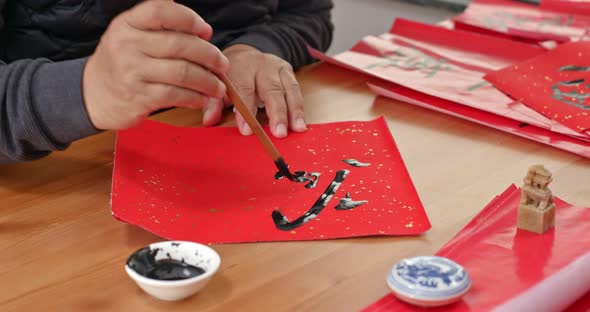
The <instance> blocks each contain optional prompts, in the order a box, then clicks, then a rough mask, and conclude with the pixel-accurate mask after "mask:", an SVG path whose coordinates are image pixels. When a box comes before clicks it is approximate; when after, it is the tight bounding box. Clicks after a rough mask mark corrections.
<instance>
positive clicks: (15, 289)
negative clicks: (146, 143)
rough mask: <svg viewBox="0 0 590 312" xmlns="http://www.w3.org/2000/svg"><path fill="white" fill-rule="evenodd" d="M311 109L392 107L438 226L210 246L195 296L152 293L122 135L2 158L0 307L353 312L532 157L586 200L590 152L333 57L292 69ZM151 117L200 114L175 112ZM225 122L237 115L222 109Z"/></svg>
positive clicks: (329, 117)
mask: <svg viewBox="0 0 590 312" xmlns="http://www.w3.org/2000/svg"><path fill="white" fill-rule="evenodd" d="M298 77H299V80H300V82H301V85H302V88H303V91H304V94H305V96H306V110H307V116H308V120H309V121H310V122H313V123H323V122H331V121H344V120H369V119H373V118H375V117H377V116H379V115H384V116H385V117H386V118H387V121H388V123H389V127H390V130H391V133H392V134H393V136H394V137H395V140H396V142H397V144H398V146H399V149H400V152H401V154H402V156H403V158H404V160H405V162H406V165H407V167H408V170H409V172H410V175H411V177H412V178H413V180H414V183H415V186H416V188H417V191H418V193H419V195H420V197H421V199H422V202H423V204H424V206H425V208H426V210H427V213H428V215H429V217H430V220H431V223H432V225H433V227H432V229H431V230H430V231H429V232H427V233H426V234H425V235H423V236H418V237H409V238H408V237H405V238H396V237H380V238H360V239H340V240H332V241H320V242H289V243H259V244H235V245H215V246H213V247H214V248H215V249H216V250H217V251H218V252H219V253H220V255H221V258H222V266H221V268H220V271H219V272H218V274H217V275H216V276H215V277H214V279H213V280H212V281H211V283H210V284H209V285H208V286H207V287H206V288H205V289H204V290H203V291H202V292H201V293H200V294H198V295H197V296H194V297H191V298H189V299H187V300H185V301H182V302H173V303H169V302H162V301H158V300H156V299H153V298H151V297H150V296H148V295H147V294H145V293H144V292H143V291H141V290H140V289H139V288H138V287H137V286H136V285H135V283H134V282H133V281H131V280H130V279H129V278H128V277H127V275H126V273H125V271H124V269H123V267H124V264H125V261H126V259H127V257H128V256H129V254H130V253H131V252H133V251H134V250H136V249H138V248H140V247H142V246H144V245H146V244H148V243H151V242H155V241H158V240H160V239H159V238H158V237H156V236H154V235H153V234H150V233H148V232H146V231H143V230H140V229H138V228H135V227H133V226H129V225H126V224H123V223H121V222H118V221H116V220H115V219H114V218H113V217H112V216H111V213H110V206H109V197H110V188H111V173H112V169H113V168H112V164H113V149H114V145H115V134H114V133H113V132H107V133H102V134H100V135H97V136H94V137H90V138H87V139H85V140H81V141H79V142H76V143H75V144H73V145H72V146H71V147H70V148H69V149H68V150H67V151H65V152H58V153H54V154H53V155H51V156H50V157H48V158H46V159H43V160H41V161H35V162H30V163H21V164H15V165H6V166H0V250H2V253H0V264H1V265H0V310H1V311H12V310H18V311H58V310H59V311H65V310H77V311H95V310H96V311H106V310H108V311H111V310H121V311H160V310H166V311H176V310H191V311H283V310H295V309H297V310H298V311H299V310H301V311H305V310H313V311H357V310H359V309H361V308H362V307H364V306H366V305H368V304H370V303H372V302H373V301H375V300H376V299H378V298H380V297H381V296H382V295H384V294H386V293H387V292H388V289H387V286H386V284H385V274H386V272H387V270H388V268H390V267H391V266H392V265H393V264H394V263H395V262H396V261H398V260H400V259H401V258H403V257H407V256H414V255H425V254H433V253H435V252H436V251H437V250H438V249H439V248H440V247H441V246H442V245H443V244H445V242H447V241H448V240H449V239H450V238H451V237H452V236H453V235H454V234H455V233H457V232H458V231H459V230H460V229H461V228H462V227H463V226H464V225H465V224H466V223H467V222H468V221H469V220H470V219H471V218H472V217H473V216H474V215H475V214H476V213H477V212H478V211H480V210H481V209H482V208H483V207H484V206H485V205H486V204H487V203H488V202H489V201H490V200H491V199H492V198H493V197H494V196H495V195H497V194H499V193H500V192H502V191H504V189H506V187H508V186H509V185H510V184H511V183H517V184H519V185H520V183H521V179H522V178H523V177H524V175H525V173H526V172H527V168H528V166H529V165H532V164H536V163H542V164H545V165H546V166H547V167H548V168H550V169H551V170H552V171H553V173H554V179H555V181H554V182H553V183H552V190H553V192H554V193H555V194H556V195H558V196H560V197H561V198H563V199H565V200H567V201H569V202H572V203H574V204H577V205H585V206H590V160H588V159H582V158H580V157H578V156H575V155H573V154H570V153H567V152H563V151H560V150H557V149H554V148H551V147H548V146H545V145H541V144H538V143H534V142H532V141H528V140H524V139H521V138H518V137H516V136H512V135H509V134H505V133H502V132H500V131H496V130H493V129H490V128H486V127H483V126H479V125H476V124H473V123H470V122H466V121H462V120H459V119H456V118H453V117H449V116H445V115H442V114H439V113H435V112H432V111H429V110H425V109H421V108H417V107H414V106H412V105H409V104H403V103H398V102H394V101H390V100H387V99H384V98H377V99H376V100H375V96H374V95H373V94H371V93H370V91H369V90H368V89H367V87H366V86H365V84H364V78H363V77H361V76H359V75H357V74H354V73H351V72H349V71H346V70H343V69H340V68H336V67H333V66H330V65H327V64H323V65H319V66H311V67H308V68H306V69H304V70H303V71H301V72H299V73H298ZM156 119H159V120H163V121H167V122H170V123H173V124H177V125H198V124H199V123H200V115H199V114H198V113H196V112H188V113H187V111H186V110H172V111H169V112H166V113H163V114H160V115H158V116H157V117H156ZM224 123H225V124H232V119H231V116H227V117H226V119H225V121H224Z"/></svg>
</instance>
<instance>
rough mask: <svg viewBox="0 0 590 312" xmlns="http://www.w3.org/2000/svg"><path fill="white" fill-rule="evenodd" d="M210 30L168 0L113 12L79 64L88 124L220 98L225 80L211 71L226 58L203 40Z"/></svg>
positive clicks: (105, 125) (120, 123)
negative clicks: (82, 65) (82, 64)
mask: <svg viewBox="0 0 590 312" xmlns="http://www.w3.org/2000/svg"><path fill="white" fill-rule="evenodd" d="M211 35H212V29H211V26H209V25H208V24H207V23H206V22H205V21H204V20H203V19H202V18H201V17H200V16H198V15H197V14H196V13H195V12H194V11H192V10H191V9H189V8H187V7H185V6H182V5H180V4H177V3H175V2H173V1H167V0H153V1H145V2H142V3H141V4H139V5H137V6H135V7H134V8H132V9H130V10H128V11H126V12H124V13H122V14H121V15H119V16H118V17H116V18H115V19H114V20H113V21H112V22H111V24H110V25H109V27H108V29H107V31H106V32H105V34H104V35H103V37H102V38H101V40H100V43H99V45H98V47H97V48H96V51H95V52H94V54H93V55H92V56H91V57H90V59H89V60H88V63H87V64H86V67H85V69H84V77H83V84H82V87H83V94H84V101H85V104H86V109H87V111H88V115H89V117H90V120H91V121H92V123H93V124H94V126H95V127H96V128H98V129H103V130H106V129H124V128H128V127H132V126H134V125H136V124H137V123H139V122H140V121H141V120H142V119H144V118H145V117H147V116H148V115H149V113H151V112H153V111H155V110H158V109H161V108H166V107H171V106H182V107H191V108H203V107H205V106H206V105H208V103H209V102H210V99H215V98H217V99H222V98H223V97H224V96H225V93H226V89H225V85H224V84H223V83H222V82H221V81H220V80H219V79H218V78H217V76H216V75H215V74H221V73H224V72H226V71H227V70H228V67H229V62H228V59H227V58H226V57H225V56H224V55H223V53H221V51H219V49H217V48H216V47H215V46H213V45H211V44H210V43H209V42H208V40H209V39H210V38H211Z"/></svg>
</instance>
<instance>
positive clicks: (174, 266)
mask: <svg viewBox="0 0 590 312" xmlns="http://www.w3.org/2000/svg"><path fill="white" fill-rule="evenodd" d="M220 264H221V259H220V258H219V254H217V252H216V251H215V250H213V249H212V248H210V247H208V246H205V245H202V244H198V243H193V242H186V241H164V242H158V243H153V244H150V245H148V246H146V247H143V248H141V249H139V250H137V251H136V252H134V253H133V254H132V255H131V256H129V258H128V259H127V263H126V265H125V271H127V274H128V275H129V276H130V277H131V279H133V280H134V281H135V283H137V285H138V286H139V287H140V288H141V289H143V290H144V291H145V292H147V293H148V294H150V295H152V296H154V297H156V298H158V299H161V300H169V301H172V300H181V299H184V298H187V297H189V296H192V295H194V294H195V293H197V292H198V291H199V290H201V289H202V288H203V287H205V285H207V283H208V282H209V280H210V279H211V277H212V276H213V275H214V274H215V273H216V272H217V270H218V269H219V265H220Z"/></svg>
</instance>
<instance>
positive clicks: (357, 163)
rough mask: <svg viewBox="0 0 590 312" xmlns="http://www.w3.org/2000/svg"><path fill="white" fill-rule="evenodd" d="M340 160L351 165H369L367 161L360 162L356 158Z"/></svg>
mask: <svg viewBox="0 0 590 312" xmlns="http://www.w3.org/2000/svg"><path fill="white" fill-rule="evenodd" d="M342 161H343V162H345V163H347V164H349V165H351V166H353V167H368V166H370V165H371V164H369V163H362V162H360V161H358V160H356V159H344V160H342Z"/></svg>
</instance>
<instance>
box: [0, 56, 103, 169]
mask: <svg viewBox="0 0 590 312" xmlns="http://www.w3.org/2000/svg"><path fill="white" fill-rule="evenodd" d="M85 64H86V59H77V60H70V61H64V62H56V63H52V62H51V61H49V60H46V59H35V60H20V61H16V62H13V63H10V64H5V63H3V62H0V163H7V162H15V161H23V160H32V159H38V158H41V157H43V156H46V155H48V154H49V153H50V152H52V151H56V150H63V149H65V148H66V147H67V146H68V145H69V144H70V143H71V142H72V141H74V140H77V139H80V138H83V137H86V136H89V135H92V134H96V133H98V132H99V130H97V129H96V128H94V126H93V125H92V123H91V122H90V119H89V118H88V114H87V112H86V108H85V105H84V100H83V97H82V72H83V69H84V65H85Z"/></svg>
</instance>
